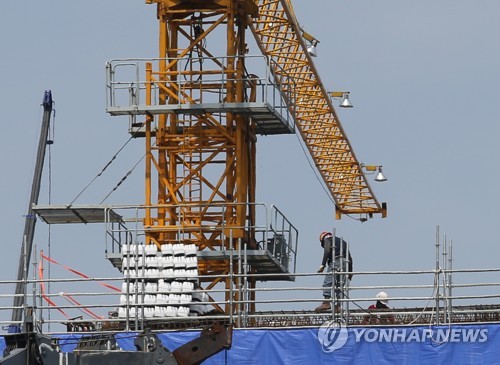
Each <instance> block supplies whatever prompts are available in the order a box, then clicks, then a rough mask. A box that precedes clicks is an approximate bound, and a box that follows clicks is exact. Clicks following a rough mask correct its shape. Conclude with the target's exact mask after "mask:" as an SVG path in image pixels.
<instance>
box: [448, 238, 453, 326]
mask: <svg viewBox="0 0 500 365" xmlns="http://www.w3.org/2000/svg"><path fill="white" fill-rule="evenodd" d="M448 269H449V270H450V273H449V274H448V298H449V303H450V304H449V305H450V322H451V316H452V314H453V303H452V288H453V279H452V275H453V274H452V272H451V271H452V270H453V240H451V239H450V247H449V257H448Z"/></svg>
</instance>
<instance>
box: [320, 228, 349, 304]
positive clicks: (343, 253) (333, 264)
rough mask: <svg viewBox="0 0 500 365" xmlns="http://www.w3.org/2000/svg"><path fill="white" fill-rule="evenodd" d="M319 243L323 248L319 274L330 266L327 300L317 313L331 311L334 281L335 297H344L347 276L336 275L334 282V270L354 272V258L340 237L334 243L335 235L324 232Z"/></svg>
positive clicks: (324, 289) (325, 283)
mask: <svg viewBox="0 0 500 365" xmlns="http://www.w3.org/2000/svg"><path fill="white" fill-rule="evenodd" d="M319 241H320V242H321V247H323V260H322V261H321V266H320V267H319V269H318V272H320V273H321V272H323V270H324V269H325V267H326V266H328V270H327V275H325V280H324V282H323V297H324V298H325V300H324V302H323V303H322V304H321V305H320V306H319V307H317V308H316V309H315V311H316V312H322V311H327V310H330V309H331V306H330V301H331V297H332V284H333V281H334V282H335V288H334V290H335V296H336V297H337V299H340V297H341V295H342V288H343V287H344V285H345V281H346V278H345V275H339V274H335V275H333V276H334V280H333V281H332V275H331V272H332V271H333V270H335V271H341V272H345V271H347V272H352V257H351V253H350V252H349V249H348V247H347V246H348V245H347V242H346V241H344V240H343V239H341V238H339V237H335V243H334V241H333V235H332V234H331V233H330V232H322V233H321V234H320V236H319ZM346 269H347V270H346ZM351 277H352V275H349V279H351Z"/></svg>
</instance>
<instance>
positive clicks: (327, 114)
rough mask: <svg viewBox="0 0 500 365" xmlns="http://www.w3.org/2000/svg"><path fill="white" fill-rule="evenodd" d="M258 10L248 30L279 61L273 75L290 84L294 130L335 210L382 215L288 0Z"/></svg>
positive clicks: (271, 0)
mask: <svg viewBox="0 0 500 365" xmlns="http://www.w3.org/2000/svg"><path fill="white" fill-rule="evenodd" d="M257 2H258V6H259V16H258V17H257V18H254V19H253V21H252V31H253V33H254V36H255V38H256V40H257V43H258V44H259V47H260V48H261V51H262V52H263V54H265V55H267V56H269V57H270V58H271V59H273V60H274V61H275V63H277V64H279V65H280V66H281V68H280V69H276V70H274V76H275V78H276V81H277V82H278V83H280V84H282V86H283V87H284V89H285V90H286V89H287V88H289V89H290V88H293V89H294V91H295V100H289V101H288V105H289V108H290V110H291V111H293V112H294V113H295V120H296V125H297V127H298V130H299V132H300V134H301V136H302V139H303V140H304V142H305V145H306V146H307V148H308V149H309V152H310V154H311V156H312V158H313V160H314V162H315V164H316V166H317V168H318V170H319V172H320V174H321V176H322V177H323V180H324V182H325V184H326V186H327V187H328V189H329V191H330V194H331V196H332V198H333V200H334V201H335V205H336V216H337V218H338V219H340V217H341V215H342V214H355V215H358V214H359V215H362V216H363V215H365V216H369V217H371V216H372V215H373V214H375V213H380V214H381V215H382V217H385V216H386V207H385V204H380V203H379V202H378V201H377V199H376V197H375V195H374V194H373V191H372V189H371V188H370V185H369V184H368V182H367V180H366V177H365V175H364V173H363V170H362V166H361V165H360V163H359V162H358V160H357V159H356V156H355V155H354V152H353V150H352V148H351V145H350V143H349V140H348V139H347V136H346V135H345V133H344V130H343V129H342V126H341V125H340V122H339V118H338V116H337V114H336V112H335V109H334V108H333V105H332V102H331V99H330V98H329V97H328V93H327V91H326V90H325V88H324V87H323V85H322V83H321V80H320V78H319V75H318V73H317V71H316V69H315V67H314V64H313V62H312V60H311V56H310V55H309V54H308V52H307V47H306V44H305V43H304V39H303V35H302V31H301V29H300V27H299V24H298V22H297V20H296V18H295V14H294V12H293V8H292V5H291V3H290V1H289V0H258V1H257Z"/></svg>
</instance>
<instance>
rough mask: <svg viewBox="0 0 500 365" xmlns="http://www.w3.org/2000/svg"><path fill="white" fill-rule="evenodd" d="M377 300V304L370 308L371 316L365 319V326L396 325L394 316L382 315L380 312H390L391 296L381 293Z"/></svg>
mask: <svg viewBox="0 0 500 365" xmlns="http://www.w3.org/2000/svg"><path fill="white" fill-rule="evenodd" d="M375 298H376V299H377V302H376V303H375V304H372V305H370V306H369V307H368V310H369V311H370V314H369V315H368V316H366V317H365V318H364V323H365V324H391V323H395V318H394V315H392V314H381V313H378V312H380V311H382V312H383V311H386V312H390V311H391V308H389V296H388V295H387V293H386V292H385V291H381V292H379V293H378V294H377V295H376V296H375Z"/></svg>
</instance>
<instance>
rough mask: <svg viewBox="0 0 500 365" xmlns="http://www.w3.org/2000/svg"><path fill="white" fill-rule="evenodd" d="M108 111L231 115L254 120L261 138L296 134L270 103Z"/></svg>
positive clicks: (111, 109) (134, 107) (112, 110)
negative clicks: (244, 116)
mask: <svg viewBox="0 0 500 365" xmlns="http://www.w3.org/2000/svg"><path fill="white" fill-rule="evenodd" d="M106 111H107V112H108V113H109V114H110V115H112V116H121V115H129V116H137V115H147V114H150V115H159V114H205V113H220V112H225V113H227V112H230V113H235V114H236V113H237V114H243V115H247V116H249V117H250V118H252V119H253V120H254V121H255V124H256V132H257V133H258V134H261V135H275V134H293V133H295V129H294V125H293V123H292V122H291V121H290V120H289V119H288V118H286V117H285V116H284V114H283V113H281V112H280V110H279V108H275V107H273V106H272V105H271V104H269V103H267V102H243V103H204V104H164V105H123V106H108V107H107V108H106ZM143 133H144V132H143ZM134 136H141V131H140V129H139V130H138V131H136V132H135V133H134Z"/></svg>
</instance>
